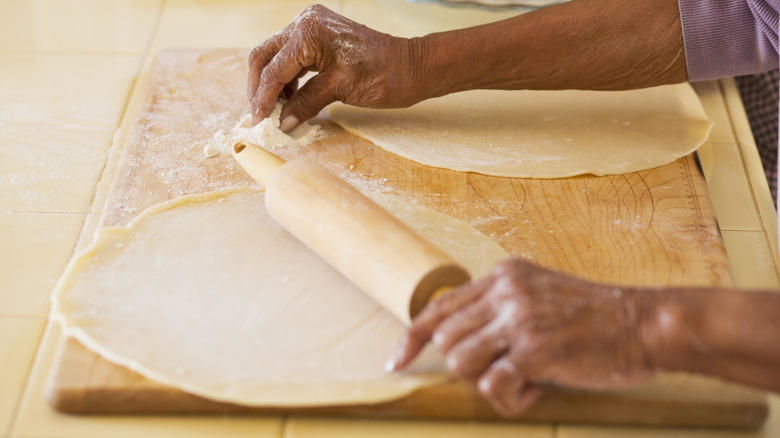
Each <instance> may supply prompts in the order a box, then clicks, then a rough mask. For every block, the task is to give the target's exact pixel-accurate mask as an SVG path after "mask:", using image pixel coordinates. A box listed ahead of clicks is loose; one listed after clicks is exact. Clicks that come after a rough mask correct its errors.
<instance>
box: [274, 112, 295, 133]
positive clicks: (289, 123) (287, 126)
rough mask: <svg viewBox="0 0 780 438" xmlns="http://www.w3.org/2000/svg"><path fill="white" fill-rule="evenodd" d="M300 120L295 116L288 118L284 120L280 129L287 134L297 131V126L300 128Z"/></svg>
mask: <svg viewBox="0 0 780 438" xmlns="http://www.w3.org/2000/svg"><path fill="white" fill-rule="evenodd" d="M298 123H299V122H298V118H297V117H295V116H287V117H285V118H284V120H282V123H281V124H280V125H279V129H281V130H282V132H284V133H285V134H286V133H288V132H290V131H292V130H293V129H295V127H296V126H298Z"/></svg>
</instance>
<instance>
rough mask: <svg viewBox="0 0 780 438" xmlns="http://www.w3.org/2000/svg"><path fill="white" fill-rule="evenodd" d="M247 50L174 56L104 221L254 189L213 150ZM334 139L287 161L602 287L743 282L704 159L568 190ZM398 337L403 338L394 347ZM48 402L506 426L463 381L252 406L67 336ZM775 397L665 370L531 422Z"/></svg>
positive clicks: (734, 410) (616, 418)
mask: <svg viewBox="0 0 780 438" xmlns="http://www.w3.org/2000/svg"><path fill="white" fill-rule="evenodd" d="M245 80H246V51H244V50H209V51H198V50H177V51H166V52H162V53H161V54H160V55H158V58H157V60H156V62H155V64H154V66H153V67H152V70H151V72H150V74H149V78H148V81H147V84H146V85H145V86H143V85H142V86H140V87H139V89H137V90H136V92H137V93H143V94H142V95H141V99H140V100H139V102H140V105H139V107H138V108H137V114H135V117H129V118H127V120H128V121H129V122H128V123H130V124H129V125H128V126H126V127H125V128H126V129H125V132H126V138H125V139H124V142H123V144H124V150H123V155H122V158H121V160H120V162H119V164H118V168H117V171H116V177H115V180H114V184H113V186H112V189H111V191H110V193H109V195H108V199H107V202H106V205H105V208H104V213H103V217H102V225H104V226H117V225H126V224H127V223H128V222H129V221H130V220H131V219H132V218H133V217H135V216H137V215H138V214H139V213H140V212H141V211H143V210H144V209H146V208H147V207H149V206H151V205H154V204H157V203H159V202H162V201H165V200H168V199H172V198H175V197H178V196H182V195H185V194H192V193H203V192H208V191H212V190H215V189H218V188H223V187H230V186H235V185H242V184H250V183H252V182H251V180H250V179H249V178H248V177H247V176H245V175H244V174H243V172H242V171H241V170H240V169H239V167H238V165H237V164H236V163H235V162H234V161H233V159H232V157H229V156H228V157H216V158H210V159H207V158H205V157H204V155H203V152H202V150H203V147H204V146H205V145H206V144H207V143H208V142H209V141H210V140H211V137H212V136H213V133H214V132H215V131H216V130H217V129H226V128H229V127H231V126H232V125H233V124H234V123H235V121H236V120H238V119H239V118H240V116H241V115H242V114H243V113H245V112H246V111H247V110H248V108H247V103H246V97H245V95H244V90H245ZM316 122H317V123H320V124H321V125H322V126H323V129H324V130H325V131H326V133H327V136H326V137H324V138H323V139H322V140H320V141H318V142H316V143H314V144H311V145H309V146H306V147H301V148H297V149H283V150H279V151H277V153H279V155H280V156H282V158H284V159H290V158H293V157H296V156H307V157H311V158H314V159H316V160H317V161H319V162H321V163H323V164H324V165H325V166H327V167H329V168H330V169H331V170H333V171H334V172H335V173H336V174H338V175H340V176H341V177H342V178H344V179H345V180H347V181H349V182H350V183H352V184H354V185H356V186H358V187H360V188H362V189H368V190H377V191H382V192H386V193H390V194H393V195H396V196H399V197H402V198H407V199H410V200H413V201H414V202H417V203H420V204H423V205H425V206H428V207H430V208H432V209H434V210H437V211H440V212H442V213H446V214H449V215H450V216H453V217H455V218H459V219H461V220H464V221H466V222H469V223H470V224H472V225H473V226H474V227H475V228H477V229H479V230H480V231H482V232H483V233H485V234H487V235H488V236H490V237H492V238H493V239H494V240H495V241H497V242H498V243H499V244H500V245H501V246H503V247H504V248H505V249H506V250H507V251H508V252H509V253H510V254H512V255H515V256H519V257H524V258H526V259H529V260H532V261H534V262H536V263H538V264H540V265H544V266H548V267H551V268H554V269H557V270H560V271H563V272H567V273H570V274H574V275H578V276H581V277H585V278H589V279H592V280H596V281H604V282H611V283H617V284H633V285H730V284H731V279H730V274H729V270H728V264H727V258H726V254H725V251H724V248H723V242H722V240H721V238H720V235H719V233H718V229H717V224H716V222H715V219H714V216H713V212H712V207H711V205H710V202H709V198H708V196H707V191H706V186H705V184H704V180H703V178H702V176H701V173H700V172H699V170H698V168H697V167H696V164H695V161H694V159H693V157H691V156H689V157H685V158H682V159H680V160H678V161H676V162H674V163H671V164H669V165H667V166H663V167H660V168H657V169H651V170H647V171H643V172H638V173H632V174H626V175H616V176H606V177H594V176H579V177H573V178H566V179H559V180H532V179H514V178H500V177H491V176H484V175H479V174H472V173H459V172H453V171H448V170H443V169H435V168H430V167H427V166H423V165H420V164H417V163H414V162H411V161H409V160H406V159H403V158H401V157H398V156H395V155H393V154H390V153H388V152H385V151H383V150H381V149H379V148H377V147H376V146H374V145H373V144H371V143H370V142H368V141H366V140H363V139H360V138H357V137H355V136H352V135H350V134H347V133H346V132H344V131H343V130H341V129H340V128H338V127H337V126H334V125H332V124H330V123H329V122H328V121H327V119H326V118H323V117H321V118H319V119H318V120H317V121H316ZM390 342H394V340H392V341H390ZM47 391H48V397H49V400H50V401H51V403H52V405H53V406H54V407H55V408H56V409H58V410H61V411H64V412H71V413H85V414H88V413H191V412H198V413H223V412H235V413H260V414H262V413H279V412H293V413H306V414H328V415H355V416H375V417H380V416H395V417H406V418H461V419H495V418H497V415H496V414H495V413H494V412H492V411H491V410H490V409H489V407H488V406H487V405H486V404H485V403H484V402H483V401H482V400H481V399H480V398H479V397H478V396H477V395H476V394H474V392H473V391H472V390H471V389H470V388H468V387H467V386H465V385H463V384H457V383H456V384H450V385H447V386H444V387H439V388H431V389H427V390H422V391H419V392H417V393H415V394H413V395H412V396H410V397H408V398H406V399H403V400H399V401H395V402H391V403H385V404H380V405H373V406H343V407H328V408H317V409H311V408H308V409H285V410H283V411H282V410H279V409H267V408H246V407H241V406H233V405H228V404H224V403H217V402H213V401H209V400H205V399H202V398H199V397H195V396H193V395H189V394H186V393H183V392H181V391H178V390H176V389H173V388H168V387H164V386H162V385H159V384H156V383H154V382H150V381H148V380H146V379H144V378H143V377H141V376H139V375H137V374H135V373H133V372H131V371H129V370H126V369H124V368H121V367H118V366H115V365H113V364H111V363H109V362H107V361H105V360H103V359H102V358H100V357H98V356H97V355H95V354H93V353H91V352H90V351H88V350H86V349H85V348H84V347H82V346H81V345H80V344H78V343H77V342H76V341H74V340H71V339H66V340H64V341H63V344H62V346H61V350H60V355H59V359H58V361H57V363H56V365H55V368H54V369H53V373H52V376H51V379H50V381H49V387H48V389H47ZM766 415H767V406H766V402H765V398H764V396H763V395H762V394H761V393H759V392H756V391H752V390H748V389H745V388H742V387H739V386H735V385H727V384H724V383H721V382H718V381H715V380H712V379H705V378H700V377H692V376H684V375H662V376H658V378H656V379H655V380H654V381H653V382H650V383H648V384H646V385H643V386H641V387H637V388H633V389H631V390H626V391H621V392H617V393H603V394H602V393H584V392H567V391H556V390H553V391H550V392H549V393H548V394H546V395H545V397H544V399H543V400H542V401H541V402H540V403H538V404H537V405H536V406H534V407H533V408H532V409H531V410H530V411H529V412H528V413H526V414H525V415H524V416H523V417H522V418H520V420H527V421H558V422H590V423H609V424H653V425H658V424H665V425H709V426H733V427H757V426H758V425H760V424H761V423H762V422H763V420H764V419H765V417H766Z"/></svg>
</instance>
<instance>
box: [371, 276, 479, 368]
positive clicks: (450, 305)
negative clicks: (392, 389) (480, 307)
mask: <svg viewBox="0 0 780 438" xmlns="http://www.w3.org/2000/svg"><path fill="white" fill-rule="evenodd" d="M488 284H489V279H488V278H483V279H481V280H479V281H477V282H475V283H468V284H466V285H463V286H460V287H458V288H456V289H455V290H453V291H452V292H450V293H449V294H447V295H445V296H443V297H441V298H439V299H437V300H434V301H432V302H430V303H428V304H427V305H426V306H425V307H424V308H423V310H422V311H421V312H420V313H419V314H418V315H417V317H416V318H415V319H414V321H413V322H412V326H411V327H409V330H407V331H406V333H404V335H403V336H402V337H401V340H400V342H399V343H398V347H397V348H396V351H395V353H394V354H393V356H391V357H390V360H388V362H387V365H386V369H387V370H388V371H394V370H399V369H402V368H404V367H405V366H407V365H408V364H409V363H410V362H411V361H412V360H414V358H415V357H417V355H418V354H419V353H420V351H422V349H423V347H425V344H427V343H428V341H430V340H431V336H432V335H433V331H434V330H435V329H436V327H437V326H438V325H439V323H441V321H443V320H444V319H445V318H447V317H448V316H450V315H451V314H452V313H454V312H456V311H457V310H458V309H460V308H462V307H463V306H465V305H467V304H469V303H471V302H473V301H474V300H476V299H477V298H478V297H479V296H480V295H481V294H482V293H483V292H484V291H485V289H486V288H487V287H488Z"/></svg>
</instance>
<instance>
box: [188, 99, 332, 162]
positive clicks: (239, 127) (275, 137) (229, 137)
mask: <svg viewBox="0 0 780 438" xmlns="http://www.w3.org/2000/svg"><path fill="white" fill-rule="evenodd" d="M283 104H284V102H283V101H280V102H277V103H276V106H274V109H273V111H271V114H269V115H268V117H266V118H264V119H263V120H261V121H260V123H258V124H257V125H255V126H252V115H251V114H244V116H243V117H241V120H239V121H238V123H236V125H235V126H233V128H232V129H231V130H230V131H223V130H219V131H217V132H215V133H214V138H213V139H212V141H211V142H210V143H209V144H207V145H206V146H205V147H204V148H203V154H204V155H205V156H207V157H216V156H217V155H230V148H231V147H232V146H233V141H234V140H244V141H248V142H250V143H252V144H256V145H258V146H260V147H262V148H264V149H267V150H274V149H278V148H283V147H295V146H306V145H307V144H309V143H311V142H313V141H315V140H317V139H319V138H320V137H322V136H323V132H322V130H321V129H320V125H312V124H310V123H309V122H302V123H301V124H299V125H298V126H296V127H295V129H293V130H292V131H290V132H289V133H287V134H285V133H284V132H282V130H281V129H279V127H280V126H281V121H280V120H279V117H280V116H281V114H282V106H283Z"/></svg>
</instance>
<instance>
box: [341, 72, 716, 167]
mask: <svg viewBox="0 0 780 438" xmlns="http://www.w3.org/2000/svg"><path fill="white" fill-rule="evenodd" d="M329 113H330V119H331V120H332V121H333V122H334V123H337V124H338V125H340V126H342V127H343V128H344V129H346V130H347V131H349V132H351V133H353V134H355V135H358V136H361V137H364V138H366V139H368V140H370V141H372V142H374V143H375V144H377V145H378V146H380V147H382V148H384V149H386V150H388V151H390V152H393V153H396V154H398V155H401V156H402V157H405V158H408V159H410V160H414V161H417V162H419V163H422V164H427V165H429V166H433V167H443V168H446V169H452V170H459V171H465V172H478V173H483V174H486V175H496V176H508V177H527V178H558V177H566V176H573V175H579V174H584V173H592V174H595V175H607V174H620V173H628V172H635V171H639V170H644V169H649V168H653V167H657V166H661V165H664V164H668V163H670V162H672V161H674V160H676V159H678V158H680V157H682V156H684V155H687V154H689V153H691V152H693V151H694V150H696V148H698V147H699V146H700V145H701V144H702V143H704V141H705V140H706V139H707V136H709V133H710V130H711V129H712V123H711V122H710V121H709V120H708V119H707V116H706V114H705V113H704V110H703V108H702V106H701V102H700V101H699V99H698V96H697V95H696V93H695V92H694V91H693V89H692V88H691V86H690V85H689V84H679V85H669V86H662V87H656V88H650V89H643V90H633V91H576V90H568V91H495V90H476V91H467V92H463V93H456V94H450V95H447V96H444V97H440V98H436V99H430V100H427V101H423V102H421V103H418V104H417V105H414V106H412V107H410V108H405V109H390V110H375V109H365V108H357V107H352V106H348V105H344V104H334V105H332V106H331V107H330V109H329Z"/></svg>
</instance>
